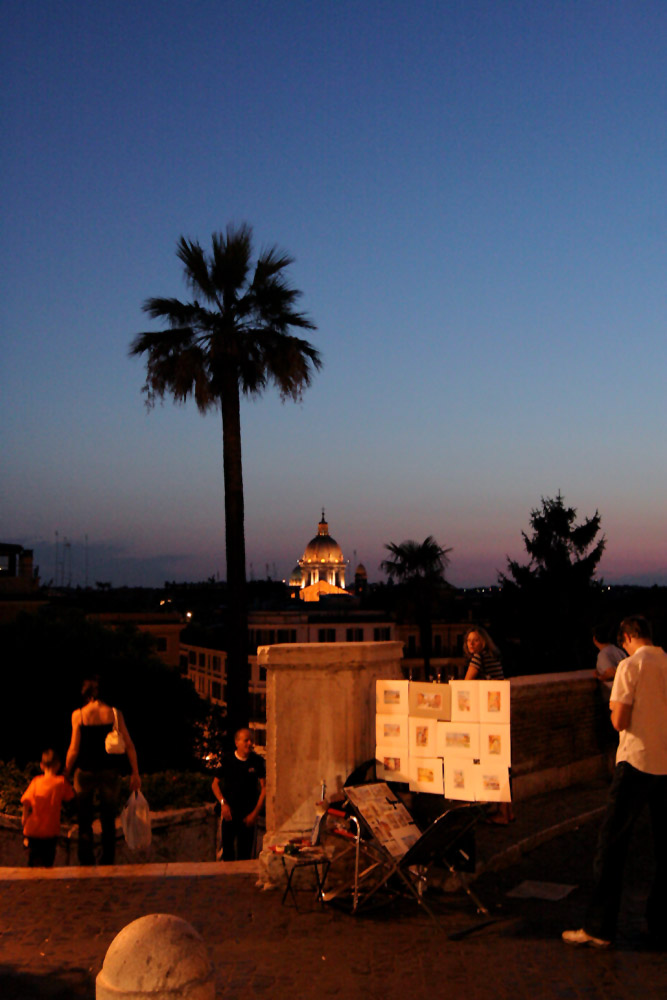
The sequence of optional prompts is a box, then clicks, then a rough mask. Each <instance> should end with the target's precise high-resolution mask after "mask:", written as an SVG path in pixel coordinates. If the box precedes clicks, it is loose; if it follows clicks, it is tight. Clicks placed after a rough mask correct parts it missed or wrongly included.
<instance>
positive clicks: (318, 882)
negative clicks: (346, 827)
mask: <svg viewBox="0 0 667 1000" xmlns="http://www.w3.org/2000/svg"><path fill="white" fill-rule="evenodd" d="M281 858H282V862H283V869H284V871H285V875H286V877H287V884H286V886H285V891H284V893H283V898H282V905H283V906H284V905H285V900H286V899H287V896H288V894H289V895H291V897H292V900H293V902H294V908H295V909H296V911H297V913H299V912H300V910H299V906H298V903H297V901H296V894H295V892H294V886H293V885H292V880H293V878H294V872H295V871H297V870H298V869H300V868H301V869H305V868H310V869H311V871H312V873H313V876H314V879H315V899H316V900H317V902H318V903H322V902H324V900H323V898H322V893H323V891H324V883H325V882H326V880H327V874H328V872H329V865H330V864H331V862H330V860H329V858H328V857H327V855H326V854H325V853H324V851H321V852H318V853H317V854H313V853H309V854H306V855H299V854H282V855H281ZM288 862H289V864H288ZM320 865H321V866H322V874H321V875H320V868H319V866H320Z"/></svg>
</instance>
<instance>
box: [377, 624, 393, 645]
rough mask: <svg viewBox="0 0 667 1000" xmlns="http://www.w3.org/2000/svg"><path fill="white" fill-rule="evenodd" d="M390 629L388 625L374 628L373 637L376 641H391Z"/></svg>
mask: <svg viewBox="0 0 667 1000" xmlns="http://www.w3.org/2000/svg"><path fill="white" fill-rule="evenodd" d="M389 635H390V629H389V627H388V626H386V627H383V628H374V629H373V639H374V641H375V642H389Z"/></svg>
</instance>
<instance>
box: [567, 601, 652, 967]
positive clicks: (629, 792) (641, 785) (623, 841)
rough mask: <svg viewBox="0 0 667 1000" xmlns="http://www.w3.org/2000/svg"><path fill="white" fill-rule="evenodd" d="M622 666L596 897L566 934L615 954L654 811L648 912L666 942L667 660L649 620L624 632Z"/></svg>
mask: <svg viewBox="0 0 667 1000" xmlns="http://www.w3.org/2000/svg"><path fill="white" fill-rule="evenodd" d="M619 644H620V645H622V646H623V648H624V649H625V651H626V652H627V653H628V656H627V657H626V658H625V659H624V660H621V662H620V663H619V665H618V667H617V669H616V676H615V677H614V683H613V686H612V691H611V701H610V709H611V721H612V724H613V726H614V728H615V729H616V730H618V732H619V733H620V738H619V744H618V751H617V754H616V768H615V770H614V777H613V780H612V783H611V787H610V790H609V799H608V802H607V810H606V814H605V818H604V820H603V822H602V827H601V829H600V835H599V838H598V845H597V850H596V853H595V860H594V866H593V870H594V888H593V895H592V898H591V900H590V903H589V905H588V909H587V911H586V916H585V918H584V925H583V927H581V928H579V929H578V930H568V931H564V932H563V935H562V938H563V941H564V942H565V943H566V944H569V945H590V946H592V947H594V948H608V947H609V945H610V944H611V943H612V941H613V940H614V936H615V934H616V925H617V922H618V911H619V908H620V902H621V889H622V883H623V867H624V864H625V860H626V857H627V854H628V850H629V846H630V837H631V834H632V829H633V827H634V825H635V822H636V821H637V819H638V818H639V816H640V815H641V813H642V811H643V809H644V807H645V806H648V807H649V810H650V816H651V826H652V831H653V851H654V859H655V873H654V878H653V884H652V886H651V891H650V894H649V897H648V902H647V906H646V921H647V925H648V932H649V935H650V936H651V938H653V939H654V940H655V941H656V942H657V943H659V944H661V945H662V946H663V947H664V945H665V944H666V943H667V853H666V851H665V844H667V653H665V651H664V650H663V649H661V648H660V647H658V646H654V644H653V641H652V638H651V628H650V625H649V623H648V622H647V621H646V619H645V618H642V617H641V616H639V615H633V616H631V617H629V618H625V619H624V620H623V621H622V622H621V624H620V627H619Z"/></svg>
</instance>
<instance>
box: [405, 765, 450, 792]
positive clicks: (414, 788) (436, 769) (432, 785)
mask: <svg viewBox="0 0 667 1000" xmlns="http://www.w3.org/2000/svg"><path fill="white" fill-rule="evenodd" d="M443 790H444V786H443V781H442V760H441V759H440V757H412V756H411V757H410V791H411V792H427V793H431V794H432V795H442V794H443Z"/></svg>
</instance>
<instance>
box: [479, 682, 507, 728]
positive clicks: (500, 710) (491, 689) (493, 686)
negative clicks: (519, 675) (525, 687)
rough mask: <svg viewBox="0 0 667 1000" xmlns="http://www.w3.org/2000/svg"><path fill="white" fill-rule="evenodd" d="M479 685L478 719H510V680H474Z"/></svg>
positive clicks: (490, 720) (486, 720) (488, 720)
mask: <svg viewBox="0 0 667 1000" xmlns="http://www.w3.org/2000/svg"><path fill="white" fill-rule="evenodd" d="M475 683H476V684H477V685H478V686H479V721H480V722H502V723H505V724H507V725H509V721H510V682H509V681H476V682H475Z"/></svg>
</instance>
